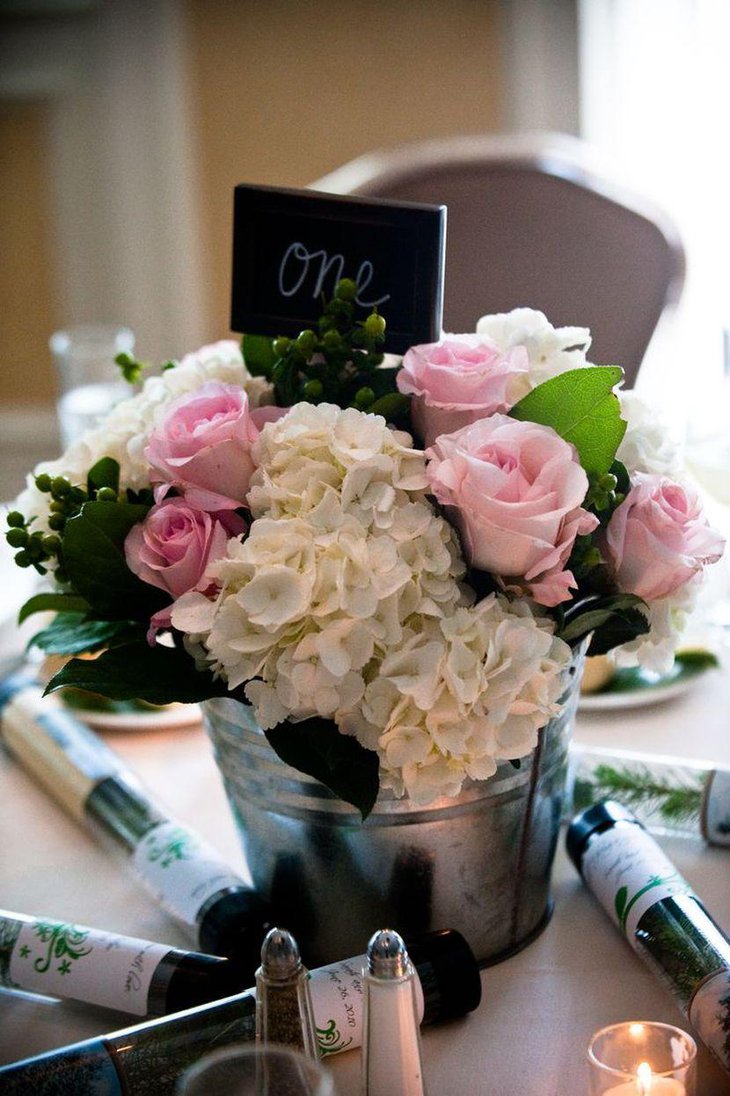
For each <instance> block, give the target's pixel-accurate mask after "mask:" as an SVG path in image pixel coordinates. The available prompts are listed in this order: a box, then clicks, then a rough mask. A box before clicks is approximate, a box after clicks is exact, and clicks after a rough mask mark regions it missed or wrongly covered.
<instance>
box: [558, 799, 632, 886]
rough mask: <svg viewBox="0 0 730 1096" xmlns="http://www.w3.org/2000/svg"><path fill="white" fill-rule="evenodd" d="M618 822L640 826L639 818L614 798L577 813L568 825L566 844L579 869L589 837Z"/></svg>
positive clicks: (569, 854)
mask: <svg viewBox="0 0 730 1096" xmlns="http://www.w3.org/2000/svg"><path fill="white" fill-rule="evenodd" d="M616 822H634V823H635V824H636V825H637V826H640V825H641V823H640V822H639V820H638V818H637V817H636V815H635V814H632V812H631V811H630V810H629V809H628V808H627V807H622V806H621V804H620V803H617V802H616V801H615V800H613V799H604V800H603V801H602V802H601V803H594V804H593V806H592V807H587V808H586V809H585V810H584V811H581V813H580V814H577V815H576V816H575V818H574V819H573V821H572V822H571V823H570V825H569V826H568V832H567V834H566V837H565V846H566V848H567V850H568V856H569V857H570V859H571V860H572V861H573V863H574V864H575V866H576V868H577V869H578V871H580V870H581V864H582V863H583V853H584V852H585V849H586V845H587V844H588V840H589V838H590V837H591V836H592V835H593V834H594V833H600V832H601V831H602V830H607V829H610V827H611V826H613V825H615V824H616Z"/></svg>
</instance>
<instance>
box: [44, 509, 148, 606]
mask: <svg viewBox="0 0 730 1096" xmlns="http://www.w3.org/2000/svg"><path fill="white" fill-rule="evenodd" d="M148 510H149V507H148V506H145V505H143V504H139V503H129V502H125V503H122V502H119V503H117V502H87V503H84V505H83V506H82V507H81V512H80V513H79V514H78V515H77V516H76V517H74V518H71V519H70V521H69V522H68V523H67V525H66V530H65V533H64V537H63V559H64V565H65V568H66V571H67V573H68V577H69V581H70V583H71V585H72V586H73V588H74V590H75V591H76V592H77V593H79V594H81V596H82V597H84V598H86V600H87V601H88V602H89V604H90V605H91V607H92V609H93V611H94V614H95V615H97V616H100V617H106V618H109V619H117V620H118V619H121V620H139V619H148V618H149V617H150V616H152V613H154V612H155V611H156V610H157V609H159V608H162V606H163V605H164V604H165V603H166V601H167V600H169V599H167V598H166V597H165V595H164V593H163V592H162V591H161V590H158V589H157V588H156V587H154V586H150V585H148V584H147V583H143V582H142V581H141V580H140V579H138V578H137V576H136V575H134V574H133V573H132V572H131V571H130V570H129V568H128V566H127V562H126V559H125V556H124V541H125V539H126V537H127V534H128V533H129V531H130V529H132V527H133V526H134V525H136V524H137V523H138V522H140V521H142V520H143V519H144V518H145V516H146V514H147V512H148Z"/></svg>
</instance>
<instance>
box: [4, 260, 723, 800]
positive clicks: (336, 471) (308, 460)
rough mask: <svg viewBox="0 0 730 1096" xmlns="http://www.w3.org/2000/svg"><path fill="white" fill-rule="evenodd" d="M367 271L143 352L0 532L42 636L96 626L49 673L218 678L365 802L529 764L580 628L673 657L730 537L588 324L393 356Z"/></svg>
mask: <svg viewBox="0 0 730 1096" xmlns="http://www.w3.org/2000/svg"><path fill="white" fill-rule="evenodd" d="M355 295H356V287H355V285H354V283H352V282H350V281H347V280H343V281H342V282H340V283H339V285H338V287H337V289H336V292H335V296H334V298H333V299H332V301H330V302H329V303H328V304H327V305H326V307H325V310H324V313H323V316H322V318H321V321H320V324H319V330H318V331H314V330H308V331H304V332H302V333H301V335H300V336H299V337H298V338H297V339H293V340H289V339H285V338H278V339H274V340H271V339H265V338H262V337H254V336H244V339H243V343H242V350H241V348H239V346H238V344H237V343H235V342H233V341H223V342H219V343H216V344H214V345H212V346H208V347H204V348H203V349H202V350H200V351H199V352H197V353H195V354H190V355H188V356H186V357H185V358H183V359H182V361H180V362H179V363H169V364H168V366H167V367H166V368H165V369H164V370H163V372H162V373H161V374H160V375H158V376H151V377H148V379H146V380H145V381H144V383H143V384H142V385H141V387H140V388H139V390H138V391H137V392H136V393H135V394H133V395H131V396H130V398H129V399H127V400H125V401H123V402H122V403H120V404H118V405H117V406H116V407H115V408H113V410H112V411H111V412H110V413H109V415H108V416H107V418H106V419H105V420H104V421H103V422H101V423H100V424H99V426H98V427H97V428H95V429H94V430H92V431H90V432H89V433H87V434H86V435H85V436H84V437H83V439H81V440H80V441H78V442H76V443H74V444H72V445H71V446H70V448H69V449H68V450H67V451H66V452H65V453H64V454H63V456H62V457H61V458H60V459H59V460H57V461H54V462H50V463H45V464H42V465H40V466H39V467H38V468H37V469H36V471H35V473H34V474H33V475H32V476H31V477H29V482H28V487H27V490H26V491H25V492H24V493H23V495H21V497H20V498H19V500H18V503H17V509H15V510H13V511H12V512H11V513H10V514H9V515H8V523H9V526H10V529H9V531H8V533H7V539H8V541H9V542H10V543H11V545H13V546H14V547H15V548H16V549H18V552H17V556H16V560H17V562H18V563H19V564H20V565H21V566H34V567H35V568H36V570H38V571H39V572H40V573H41V574H44V575H46V582H47V584H48V586H49V588H48V589H46V590H45V591H44V592H42V593H39V594H37V595H36V596H35V597H33V598H32V599H31V600H30V601H29V602H28V603H27V604H26V606H25V607H24V609H23V611H22V617H23V618H25V617H26V616H28V615H30V614H31V613H33V612H36V611H42V610H52V611H53V612H54V613H55V614H56V615H55V617H54V619H53V621H52V623H51V624H50V625H48V626H47V627H46V628H44V629H43V630H42V631H41V632H40V633H39V634H38V636H36V638H35V642H36V643H37V644H38V646H40V647H41V648H42V649H43V650H45V651H46V652H54V653H63V654H66V655H74V654H81V653H84V654H88V653H94V654H98V657H96V658H94V659H79V658H74V659H72V660H71V661H70V662H68V663H67V664H66V665H65V666H64V668H63V669H62V670H61V671H60V672H59V673H57V674H56V676H55V677H54V678H53V679H52V681H51V683H50V685H49V689H56V688H60V687H62V686H69V685H71V686H76V687H80V688H84V689H89V690H92V691H94V692H97V693H101V694H103V695H105V696H108V697H112V698H115V699H127V698H131V697H135V698H138V699H142V700H145V701H148V702H150V703H156V704H164V703H168V702H171V701H200V700H204V699H206V698H210V697H214V696H230V697H233V698H235V699H237V700H239V701H240V702H242V703H244V704H248V705H252V706H253V709H254V712H255V716H256V719H257V721H258V722H259V724H260V726H261V727H262V729H263V730H264V732H265V733H266V735H267V737H268V738H269V741H270V742H271V744H272V746H273V747H274V749H275V750H276V751H277V753H279V755H280V756H281V757H282V758H283V759H284V760H285V761H288V762H289V763H290V764H293V765H294V766H295V767H297V768H300V769H301V770H303V771H305V772H308V773H310V774H311V775H314V776H316V777H317V778H319V779H320V780H322V781H323V782H324V783H326V784H328V785H329V786H330V787H331V788H332V789H333V790H334V791H335V792H336V793H337V794H339V795H341V796H342V797H343V798H344V799H346V800H348V801H349V802H351V803H354V804H355V805H356V806H357V807H358V808H359V809H360V810H361V811H362V813H363V816H364V815H366V814H367V813H368V811H369V810H370V809H371V808H372V805H373V803H374V801H375V797H376V796H377V794H378V791H379V789H380V788H389V789H392V791H393V792H394V793H395V794H396V795H398V796H401V795H404V794H407V795H408V796H410V797H411V799H412V800H414V801H415V802H417V803H422V804H425V803H428V802H430V801H432V800H433V799H435V798H436V797H439V796H453V795H456V794H457V793H458V792H459V790H460V788H461V787H462V784H463V782H464V780H465V779H467V778H470V779H472V780H484V779H487V778H488V777H490V776H491V775H492V774H493V773H494V772H495V770H496V766H497V763H498V761H500V760H502V759H507V760H510V761H512V762H514V763H515V764H519V759H520V758H522V757H524V756H526V755H527V754H529V752H530V751H531V750H532V749H533V747H534V746H535V744H536V741H537V734H538V731H539V729H540V728H541V727H542V726H544V724H545V723H546V722H547V721H548V720H549V719H550V718H551V717H552V716H553V715H555V714H557V713H558V711H559V710H560V695H561V691H562V684H561V682H562V680H563V672H564V671H565V669H566V667H567V665H568V663H569V661H570V659H571V655H572V649H573V648H575V647H576V646H577V645H578V644H580V643H582V642H583V641H584V640H586V638H587V637H588V636H591V637H592V638H591V640H590V648H589V650H590V652H592V653H605V652H607V651H609V650H614V651H615V653H616V657H617V658H619V659H622V660H623V661H624V662H629V663H630V662H634V663H635V662H637V661H640V662H641V663H643V664H645V665H649V666H652V667H654V668H661V666H662V665H664V664H665V663H666V662H667V660H668V659H671V656H672V653H673V650H674V646H675V640H676V636H677V632H678V629H679V627H680V625H681V621H682V616H683V614H684V613H685V612H686V610H687V609H688V607H689V606H690V605H691V602H692V598H693V595H694V592H695V590H696V587H697V584H698V582H700V581H701V575H702V571H703V568H704V567H705V566H706V565H707V564H708V563H711V562H713V561H715V560H717V559H718V558H719V556H720V554H721V552H722V540H721V538H720V537H719V536H718V535H717V534H716V533H715V532H714V531H713V530H712V529H711V528H710V527H709V526H708V524H707V522H706V520H705V518H704V516H703V514H702V511H701V506H700V503H699V501H698V498H697V496H696V495H695V493H694V492H693V490H692V488H691V487H690V486H688V485H687V484H685V483H683V482H682V481H681V479H680V478H679V475H678V471H677V458H676V452H675V451H674V450H673V449H672V447H671V445H669V444H668V443H667V440H666V437H665V435H664V434H663V432H662V431H661V429H660V427H658V426H657V425H656V424H655V422H654V420H653V418H652V416H651V415H650V413H649V411H648V409H647V408H646V407H645V405H643V404H642V403H641V402H640V400H639V398H638V396H636V395H634V394H633V393H631V392H622V391H620V390H619V389H618V386H619V384H620V382H621V377H622V373H621V370H620V369H619V368H616V367H606V366H592V365H590V364H589V362H588V360H587V352H588V349H589V346H590V335H589V332H588V331H587V330H586V329H584V328H558V329H556V328H554V327H553V326H551V324H550V323H549V322H548V321H547V319H546V318H545V317H544V316H543V315H542V314H541V313H539V312H536V311H533V310H530V309H517V310H515V311H513V312H511V313H509V314H505V315H497V316H487V317H484V318H483V319H481V320H480V321H479V323H478V325H477V329H476V333H473V334H468V335H457V336H444V337H443V338H442V339H441V340H440V341H439V342H438V343H436V344H433V345H428V346H416V347H413V348H412V349H411V350H409V351H408V352H407V353H406V354H405V357H404V359H403V361H402V362H399V361H395V362H393V361H389V360H388V359H384V355H383V353H382V346H383V343H384V339H385V321H384V319H383V318H382V317H381V316H379V315H378V314H377V313H376V312H373V313H372V314H371V315H370V316H368V317H367V319H365V320H364V321H361V322H359V323H358V322H356V321H355V318H354V317H355V304H354V298H355ZM120 364H122V365H123V368H124V369H125V372H126V373H127V374H128V375H129V376H131V378H132V379H138V374H139V371H140V363H136V362H132V361H131V360H129V359H123V360H122V362H121V363H120ZM412 435H415V438H416V441H415V442H414V439H413V436H412Z"/></svg>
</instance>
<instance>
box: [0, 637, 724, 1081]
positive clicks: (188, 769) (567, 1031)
mask: <svg viewBox="0 0 730 1096" xmlns="http://www.w3.org/2000/svg"><path fill="white" fill-rule="evenodd" d="M6 627H11V625H6ZM718 650H719V651H720V665H719V667H718V668H716V669H712V670H710V671H708V672H706V673H704V674H702V675H699V676H698V677H697V679H696V680H695V681H694V682H693V683H692V684H691V687H688V688H687V689H686V690H685V691H684V692H682V694H681V695H674V696H667V697H663V696H661V694H660V695H659V696H657V697H656V698H654V700H653V702H652V703H649V704H644V705H642V706H634V705H632V704H631V702H630V701H627V702H626V703H625V704H621V705H620V706H619V707H602V706H601V705H598V707H597V710H591V711H584V710H581V709H579V712H578V716H577V720H576V726H575V738H576V740H577V741H578V742H580V743H582V744H585V745H588V746H597V747H610V748H612V749H616V750H629V751H636V750H642V751H646V752H647V753H648V754H662V755H669V756H674V757H677V758H686V759H701V760H702V761H703V762H705V763H708V762H709V763H710V764H713V763H714V764H717V765H724V766H728V767H730V716H729V713H730V651H728V649H727V648H726V647H722V645H721V644H719V645H718ZM98 733H100V734H101V735H102V736H103V737H104V739H105V741H106V743H107V744H108V745H110V746H111V747H112V748H113V749H114V750H116V751H117V752H118V753H119V754H120V755H121V757H122V758H123V760H124V761H125V763H127V764H128V765H129V767H130V768H131V769H132V770H134V772H135V773H136V774H137V775H138V776H139V777H140V779H141V780H142V781H143V783H144V784H145V785H146V788H147V789H148V791H149V792H150V794H151V795H152V796H153V797H154V798H155V799H156V800H158V801H159V802H161V803H162V804H164V805H165V807H166V808H167V809H168V811H169V812H170V813H172V814H173V815H174V816H175V817H177V818H178V819H180V820H182V821H183V822H186V823H188V824H189V825H191V826H193V827H194V828H195V829H196V830H197V831H198V832H199V833H200V834H201V835H202V836H203V837H204V838H206V839H207V840H208V841H209V842H210V843H211V844H212V845H213V846H215V848H216V849H217V850H218V851H219V852H220V853H221V855H222V856H223V857H224V858H226V859H227V860H228V861H229V862H230V863H231V864H232V865H233V866H234V867H235V868H237V869H238V870H239V871H241V872H242V873H244V875H245V873H246V872H247V867H246V865H245V864H244V862H243V854H242V852H241V847H240V844H239V841H238V836H237V833H236V829H235V826H234V822H233V819H232V816H231V814H230V812H229V809H228V806H227V802H226V797H225V793H224V790H223V786H222V783H221V779H220V776H219V773H218V771H217V768H216V765H215V761H214V758H213V754H212V750H211V747H210V743H209V742H208V739H207V736H206V732H205V729H204V727H203V725H202V723H201V722H200V721H197V720H190V719H188V720H186V721H184V722H183V723H178V722H176V721H175V720H174V719H169V718H168V719H167V721H165V722H155V721H154V720H149V719H147V720H145V719H138V720H136V721H135V719H133V718H130V720H129V721H128V722H126V723H125V722H124V720H122V721H121V724H120V725H119V726H116V727H112V728H109V729H106V730H100V731H99V732H98ZM0 817H1V818H2V833H3V838H2V846H1V847H0V905H2V906H3V907H5V909H7V910H13V911H18V912H20V913H24V914H32V915H37V916H46V917H52V918H56V919H62V920H64V921H71V922H74V923H77V924H82V925H91V926H95V927H99V928H105V929H107V930H111V931H114V932H119V933H122V934H125V935H129V936H135V937H141V938H145V939H149V940H155V941H160V942H162V943H166V944H169V945H171V946H174V947H181V948H188V949H189V948H191V947H192V946H193V944H192V942H191V940H190V938H189V937H187V936H186V935H185V933H184V931H183V929H182V928H181V927H179V926H178V924H177V923H176V922H175V921H173V920H172V919H171V917H170V916H169V915H168V914H166V913H165V912H164V911H163V909H162V908H160V907H159V906H158V905H156V904H155V901H154V900H153V899H152V897H151V896H150V895H149V894H148V893H147V892H146V891H145V890H144V889H142V887H141V886H140V885H139V884H138V883H137V881H136V880H135V879H134V877H133V876H132V875H131V874H130V873H129V871H128V870H127V868H126V866H125V864H124V862H123V861H122V860H121V859H118V858H116V857H115V856H114V855H113V854H112V853H110V852H109V851H108V850H107V849H106V848H105V847H104V846H102V845H101V844H99V843H97V841H96V840H95V839H94V837H93V836H92V835H91V833H89V832H87V831H86V830H85V829H84V828H83V827H82V826H81V825H79V824H78V823H77V822H76V821H74V820H73V819H72V818H71V817H69V816H68V815H67V814H65V813H64V811H63V810H62V808H61V807H60V806H59V805H58V804H57V803H56V802H55V801H53V800H52V799H51V798H50V797H49V796H48V794H47V793H46V792H45V791H43V790H42V788H41V787H40V785H39V784H38V783H36V782H35V780H34V779H33V777H32V776H31V775H29V773H28V772H26V771H25V770H24V769H23V768H22V767H21V766H20V765H19V764H18V763H17V761H16V760H15V759H14V758H13V757H12V756H11V755H10V753H9V752H7V751H5V750H2V749H0ZM564 837H565V832H564V830H563V832H562V834H561V839H560V842H559V846H558V850H557V856H556V861H555V867H554V874H553V883H552V895H553V899H554V910H553V914H552V917H551V919H550V920H549V922H548V923H547V925H546V927H545V928H544V931H542V932H541V934H540V935H539V936H538V937H537V938H536V939H535V940H533V941H532V942H531V943H530V944H529V945H528V946H526V947H524V948H523V950H521V951H519V952H518V953H517V954H514V955H512V956H511V957H510V958H508V959H506V960H504V961H502V962H500V963H498V964H496V965H494V966H490V967H487V968H486V969H484V970H483V971H482V972H481V981H482V1000H481V1004H480V1005H479V1007H478V1008H477V1009H476V1010H475V1011H474V1012H472V1013H470V1014H468V1015H467V1016H465V1017H464V1018H463V1019H460V1020H452V1021H449V1022H448V1023H446V1024H443V1025H441V1026H432V1027H429V1028H424V1029H423V1031H422V1050H423V1062H424V1074H425V1080H426V1085H427V1090H428V1092H429V1094H430V1096H461V1094H463V1096H587V1093H588V1091H589V1088H588V1064H587V1057H586V1051H587V1047H588V1043H589V1041H590V1038H591V1035H592V1034H593V1033H594V1032H595V1031H596V1030H597V1029H599V1028H602V1027H604V1026H605V1025H609V1024H613V1023H616V1022H620V1021H627V1020H630V1021H634V1020H635V1021H663V1022H666V1023H669V1024H675V1025H678V1026H679V1027H684V1028H687V1027H688V1021H687V1020H686V1018H685V1017H684V1016H683V1015H682V1013H681V1011H680V1009H679V1006H678V1005H677V1003H676V1002H675V1000H674V999H673V997H672V996H671V994H670V992H669V991H668V990H667V989H666V988H665V987H664V985H663V984H662V983H661V982H660V981H659V980H658V978H657V976H656V975H655V974H654V973H652V971H650V970H649V969H648V968H647V967H646V966H645V965H644V964H643V963H642V961H641V960H640V958H639V956H638V955H637V954H636V953H635V952H634V951H633V950H632V949H631V947H630V946H629V945H628V943H627V942H626V940H625V939H623V938H622V937H621V936H620V934H619V932H618V930H617V929H616V928H615V926H614V924H613V923H612V922H611V920H610V919H609V917H608V915H607V914H606V913H605V912H604V910H603V909H602V908H601V906H600V905H599V904H598V902H597V901H596V900H595V898H594V897H593V896H592V895H591V893H590V892H589V891H588V889H587V888H586V886H585V885H584V883H583V882H582V880H581V878H580V876H579V874H578V872H577V871H576V869H575V867H574V866H573V864H572V862H571V861H570V860H569V858H568V856H567V853H566V851H565V841H564ZM657 840H658V842H659V844H660V846H661V847H662V849H663V850H664V852H665V853H666V854H667V855H668V856H669V858H670V859H671V860H672V861H673V863H674V864H675V865H676V867H677V868H678V870H679V871H680V872H681V873H682V874H683V875H684V876H685V877H686V879H687V880H688V881H689V883H690V884H691V886H692V887H693V888H694V890H695V892H696V893H697V895H698V896H699V897H700V899H701V900H702V902H703V903H704V904H705V906H706V908H707V909H708V910H709V911H710V913H711V914H712V916H713V917H714V918H715V920H716V921H717V923H718V925H719V926H720V928H721V929H722V930H723V931H724V932H725V933H727V934H730V848H720V847H712V846H709V845H707V844H705V843H704V842H703V840H702V838H701V837H700V835H699V833H698V834H697V835H696V836H695V837H692V836H677V835H675V836H669V835H667V834H664V835H658V836H657ZM376 927H379V926H374V928H376ZM444 927H445V926H444ZM454 927H457V928H458V926H454ZM366 943H367V941H366V940H363V950H364V949H365V946H366ZM303 958H304V961H305V962H306V960H307V957H306V954H305V955H304V956H303ZM337 958H339V957H337ZM133 1022H135V1021H133V1020H132V1019H130V1017H128V1016H126V1015H124V1014H122V1013H119V1012H114V1011H111V1010H109V1009H103V1008H100V1007H92V1006H89V1005H84V1004H80V1003H78V1002H70V1001H59V1000H55V999H48V998H41V997H38V996H32V995H30V994H25V993H22V992H18V991H13V990H0V1064H5V1063H10V1062H14V1061H17V1060H20V1059H23V1058H26V1057H29V1056H31V1055H37V1054H41V1053H43V1052H46V1051H51V1050H54V1049H55V1048H59V1047H62V1046H64V1045H66V1044H69V1043H74V1042H77V1041H79V1040H83V1039H88V1038H92V1037H96V1036H100V1035H102V1034H104V1033H106V1032H112V1031H115V1030H118V1029H120V1028H123V1027H126V1026H128V1025H129V1024H131V1023H133ZM327 1064H328V1066H329V1068H330V1069H331V1071H332V1074H333V1077H334V1082H335V1086H336V1092H337V1093H339V1094H340V1096H349V1094H356V1093H359V1092H360V1091H361V1088H360V1085H361V1054H360V1051H358V1050H350V1051H348V1052H345V1053H342V1054H339V1055H336V1056H334V1055H333V1056H331V1057H330V1058H329V1059H328V1061H327ZM697 1084H698V1087H697V1096H722V1094H725V1096H727V1094H728V1093H730V1076H728V1074H727V1073H725V1072H724V1071H723V1070H722V1069H721V1068H720V1067H719V1066H718V1065H717V1064H716V1062H715V1061H714V1060H713V1059H712V1058H711V1056H710V1055H709V1053H708V1052H707V1050H706V1049H705V1048H704V1047H703V1046H700V1047H699V1051H698V1082H697ZM1 1087H2V1086H1V1085H0V1089H1ZM132 1096H133V1094H132Z"/></svg>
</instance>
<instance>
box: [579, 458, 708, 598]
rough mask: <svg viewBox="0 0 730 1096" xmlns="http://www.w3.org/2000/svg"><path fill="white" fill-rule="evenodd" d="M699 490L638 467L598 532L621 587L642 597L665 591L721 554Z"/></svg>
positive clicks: (675, 587) (669, 591) (670, 591)
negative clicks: (631, 481) (618, 504)
mask: <svg viewBox="0 0 730 1096" xmlns="http://www.w3.org/2000/svg"><path fill="white" fill-rule="evenodd" d="M724 544H725V541H724V539H723V538H722V537H721V536H720V534H719V533H717V532H715V530H714V529H712V528H711V527H710V526H709V525H708V524H707V519H706V518H705V516H704V514H703V512H702V504H701V502H700V500H699V498H698V496H697V494H696V493H695V492H694V491H693V490H691V489H689V488H687V487H682V486H681V485H680V484H678V483H675V482H674V481H673V480H670V479H668V478H667V477H666V476H659V475H656V474H648V473H642V472H637V473H636V474H635V475H634V477H633V486H632V488H631V490H630V491H629V493H628V495H627V496H626V498H625V500H624V501H623V502H622V503H621V505H620V506H617V507H616V509H615V510H614V512H613V514H612V515H611V520H610V521H609V523H608V526H607V527H606V531H605V534H604V535H603V538H602V545H601V547H602V549H603V551H604V553H605V555H606V557H607V560H608V565H609V567H610V568H611V570H612V572H613V575H614V577H615V580H616V583H617V585H618V586H619V588H620V589H621V590H623V591H626V592H627V593H631V594H636V595H637V596H638V597H642V598H644V600H645V601H655V600H656V599H657V598H663V597H668V596H669V595H670V594H673V593H675V592H676V591H677V590H678V589H679V588H680V587H681V586H684V585H685V583H687V582H689V580H690V579H691V578H692V576H693V575H695V574H697V573H698V571H701V570H702V568H703V567H704V566H705V565H706V564H708V563H715V562H716V560H718V559H719V558H720V556H721V555H722V551H723V547H724Z"/></svg>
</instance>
